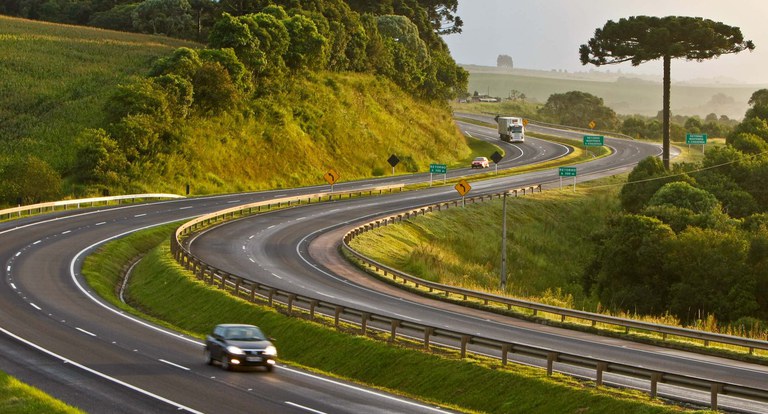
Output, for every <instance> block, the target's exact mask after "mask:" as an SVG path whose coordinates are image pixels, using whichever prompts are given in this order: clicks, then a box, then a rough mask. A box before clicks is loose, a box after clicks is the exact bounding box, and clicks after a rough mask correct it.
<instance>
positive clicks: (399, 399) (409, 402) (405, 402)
mask: <svg viewBox="0 0 768 414" xmlns="http://www.w3.org/2000/svg"><path fill="white" fill-rule="evenodd" d="M280 371H288V372H292V373H294V374H300V375H304V376H307V377H310V378H312V379H315V380H317V381H323V382H327V383H329V384H333V385H335V386H338V387H343V388H348V389H351V390H355V391H358V392H361V393H364V394H370V395H375V396H377V397H380V398H384V399H386V400H393V401H397V402H401V403H403V404H406V405H412V406H414V407H419V408H425V409H427V410H430V411H434V412H437V413H445V412H446V411H445V410H442V409H440V408H437V407H430V406H428V405H424V404H420V403H417V402H413V401H407V400H404V399H402V398H399V397H395V396H393V395H387V394H382V393H381V392H378V391H373V390H368V389H365V388H361V387H358V386H356V385H351V384H345V383H343V382H339V381H336V380H332V379H330V378H323V377H319V376H317V375H313V374H309V373H306V372H301V371H297V370H295V369H291V368H289V367H286V366H281V367H280Z"/></svg>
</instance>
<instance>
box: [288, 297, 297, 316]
mask: <svg viewBox="0 0 768 414" xmlns="http://www.w3.org/2000/svg"><path fill="white" fill-rule="evenodd" d="M294 300H296V294H295V293H291V294H290V295H288V313H291V311H293V301H294Z"/></svg>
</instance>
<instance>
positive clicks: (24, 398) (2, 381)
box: [0, 371, 83, 414]
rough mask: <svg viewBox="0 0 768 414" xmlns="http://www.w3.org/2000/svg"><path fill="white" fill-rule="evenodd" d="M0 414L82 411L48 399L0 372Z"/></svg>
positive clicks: (69, 412)
mask: <svg viewBox="0 0 768 414" xmlns="http://www.w3.org/2000/svg"><path fill="white" fill-rule="evenodd" d="M0 413H14V414H38V413H61V414H78V413H83V411H81V410H78V409H77V408H75V407H72V406H69V405H67V404H64V403H63V402H61V401H59V400H56V399H55V398H52V397H50V396H49V395H48V394H46V393H44V392H42V391H40V390H39V389H37V388H34V387H31V386H29V385H27V384H24V383H23V382H21V381H19V380H17V379H16V378H13V377H11V376H9V375H8V374H6V373H4V372H2V371H0Z"/></svg>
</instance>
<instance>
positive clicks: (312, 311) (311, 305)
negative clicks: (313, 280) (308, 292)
mask: <svg viewBox="0 0 768 414" xmlns="http://www.w3.org/2000/svg"><path fill="white" fill-rule="evenodd" d="M319 303H320V301H319V300H313V301H310V302H309V319H315V307H317V305H318V304H319Z"/></svg>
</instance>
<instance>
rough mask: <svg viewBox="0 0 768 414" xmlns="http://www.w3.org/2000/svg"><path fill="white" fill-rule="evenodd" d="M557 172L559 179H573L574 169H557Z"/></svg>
mask: <svg viewBox="0 0 768 414" xmlns="http://www.w3.org/2000/svg"><path fill="white" fill-rule="evenodd" d="M558 172H559V173H560V176H561V177H575V176H576V167H560V168H558Z"/></svg>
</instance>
